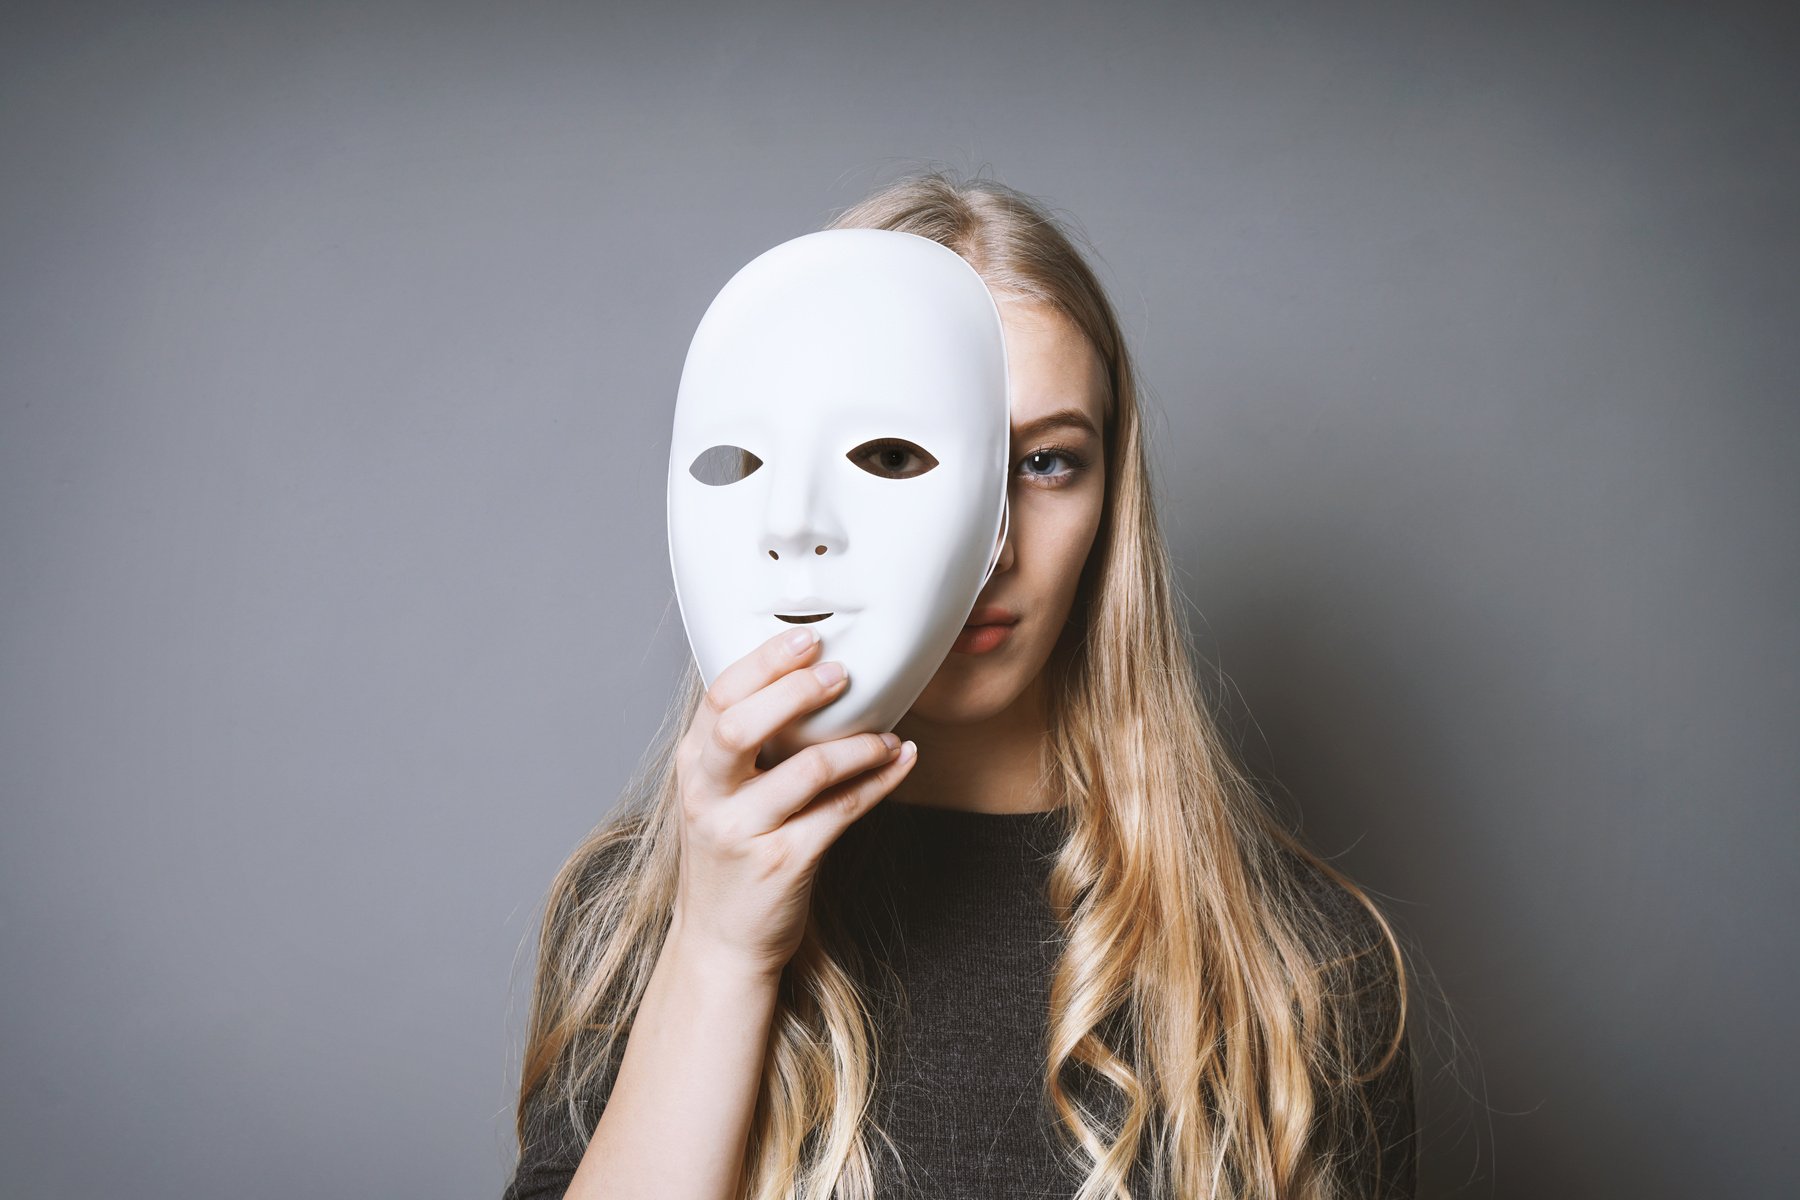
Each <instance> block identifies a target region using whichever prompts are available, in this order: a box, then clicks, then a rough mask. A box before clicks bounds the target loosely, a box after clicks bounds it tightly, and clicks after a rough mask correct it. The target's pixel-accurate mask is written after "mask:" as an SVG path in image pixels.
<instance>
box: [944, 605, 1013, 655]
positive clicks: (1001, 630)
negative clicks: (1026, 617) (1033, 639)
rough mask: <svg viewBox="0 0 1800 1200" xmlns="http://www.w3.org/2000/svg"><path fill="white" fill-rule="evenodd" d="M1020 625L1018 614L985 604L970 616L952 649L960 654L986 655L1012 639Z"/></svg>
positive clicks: (952, 644)
mask: <svg viewBox="0 0 1800 1200" xmlns="http://www.w3.org/2000/svg"><path fill="white" fill-rule="evenodd" d="M1018 623H1019V617H1018V614H1016V613H1014V612H1012V611H1010V610H1008V609H1005V608H1002V607H1000V606H999V605H998V604H984V605H982V606H981V607H980V608H978V609H976V610H975V611H974V612H972V613H970V614H969V620H968V623H967V624H965V625H964V626H963V631H962V632H961V633H959V634H957V635H956V640H955V641H954V642H952V643H951V644H950V649H951V650H953V651H955V652H957V653H958V654H986V653H987V652H988V651H990V650H992V649H994V647H996V646H998V645H1000V643H1002V642H1004V641H1005V640H1006V639H1007V638H1008V637H1010V636H1011V635H1012V630H1013V626H1014V625H1017V624H1018Z"/></svg>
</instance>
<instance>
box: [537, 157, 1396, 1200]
mask: <svg viewBox="0 0 1800 1200" xmlns="http://www.w3.org/2000/svg"><path fill="white" fill-rule="evenodd" d="M830 227H832V228H853V227H859V228H879V229H897V230H903V231H907V232H911V233H916V234H920V235H923V236H925V237H930V238H933V239H935V240H937V241H939V242H941V243H943V244H944V245H946V246H948V247H950V248H951V249H953V250H955V251H956V252H957V253H959V254H961V255H962V256H963V257H964V258H965V259H967V260H968V261H969V262H970V263H971V264H972V265H973V266H974V267H975V268H976V269H977V270H978V271H979V272H980V273H981V275H982V276H983V277H984V278H985V279H986V280H987V281H988V283H989V285H990V287H991V288H993V289H994V291H995V292H996V293H1007V294H1011V295H1016V296H1020V297H1025V298H1028V299H1030V300H1034V301H1037V302H1040V303H1043V304H1045V305H1048V306H1051V307H1052V308H1054V309H1055V310H1057V311H1059V312H1060V313H1062V314H1064V315H1065V316H1066V317H1068V318H1069V319H1070V320H1071V321H1073V322H1074V324H1075V325H1076V326H1077V327H1079V328H1080V329H1081V330H1082V331H1083V332H1084V333H1085V334H1086V335H1087V337H1088V338H1089V339H1090V341H1091V342H1092V343H1093V345H1094V347H1095V348H1096V349H1097V350H1098V351H1099V354H1100V357H1101V359H1102V360H1103V362H1104V363H1105V365H1106V368H1107V374H1108V379H1109V382H1110V385H1111V386H1110V395H1109V397H1108V403H1107V411H1106V420H1105V428H1104V431H1103V432H1104V443H1105V445H1104V451H1105V456H1106V457H1105V480H1106V498H1105V507H1104V513H1103V516H1102V519H1101V525H1100V529H1099V532H1098V534H1097V535H1096V539H1095V543H1094V546H1093V549H1092V551H1091V553H1090V556H1089V559H1088V562H1087V565H1086V567H1085V569H1084V570H1083V573H1082V579H1081V581H1080V585H1079V588H1078V590H1077V593H1076V600H1075V606H1074V610H1073V612H1072V614H1071V617H1070V626H1069V628H1070V633H1069V634H1068V635H1066V636H1065V637H1064V638H1063V639H1062V640H1061V642H1059V644H1058V645H1057V647H1056V649H1055V651H1054V652H1053V653H1052V656H1051V659H1050V661H1049V662H1048V663H1047V664H1046V667H1045V670H1046V671H1047V672H1048V673H1049V674H1048V675H1047V677H1046V680H1045V682H1046V683H1048V684H1050V685H1051V686H1049V687H1048V688H1047V689H1046V691H1047V694H1048V696H1049V698H1050V703H1049V708H1048V719H1049V730H1048V746H1049V768H1048V772H1047V774H1046V776H1045V778H1046V780H1047V781H1048V782H1049V784H1050V786H1051V787H1052V788H1054V789H1055V798H1056V799H1057V800H1059V801H1061V802H1062V807H1061V809H1060V812H1061V817H1060V819H1061V820H1062V821H1063V822H1064V831H1065V833H1066V840H1065V841H1064V844H1063V848H1062V850H1061V852H1060V857H1059V858H1058V860H1057V861H1056V862H1055V864H1054V866H1053V868H1052V870H1051V874H1050V877H1049V883H1048V899H1049V902H1050V904H1051V906H1052V908H1053V910H1054V911H1055V913H1056V914H1057V917H1058V919H1059V921H1060V922H1061V923H1062V926H1063V929H1064V931H1065V932H1066V935H1067V940H1066V945H1065V948H1064V949H1063V951H1062V954H1061V957H1060V959H1059V961H1058V964H1057V966H1056V969H1055V974H1054V977H1053V979H1052V983H1051V990H1050V1006H1049V1013H1048V1039H1047V1044H1048V1047H1049V1051H1048V1057H1047V1061H1046V1062H1045V1064H1044V1076H1043V1080H1044V1095H1045V1097H1046V1099H1047V1101H1048V1103H1049V1106H1050V1109H1051V1110H1052V1111H1053V1112H1054V1113H1055V1115H1056V1117H1057V1121H1058V1128H1059V1129H1060V1131H1061V1132H1062V1134H1063V1135H1065V1136H1064V1138H1063V1146H1064V1149H1065V1152H1066V1153H1067V1154H1068V1155H1070V1157H1071V1161H1072V1162H1073V1163H1075V1164H1076V1165H1077V1170H1078V1173H1080V1174H1082V1175H1083V1176H1084V1183H1083V1185H1082V1187H1081V1190H1080V1192H1079V1193H1078V1197H1079V1200H1098V1198H1100V1197H1132V1198H1141V1197H1145V1196H1154V1197H1163V1196H1180V1197H1197V1196H1215V1197H1252V1196H1254V1197H1264V1198H1267V1200H1276V1198H1278V1197H1279V1198H1281V1200H1287V1198H1290V1197H1291V1198H1296V1200H1299V1198H1305V1200H1314V1198H1317V1200H1326V1198H1328V1197H1342V1196H1352V1195H1364V1194H1380V1193H1379V1192H1378V1191H1375V1190H1368V1191H1365V1190H1364V1189H1371V1179H1370V1178H1369V1174H1368V1173H1369V1172H1370V1171H1371V1170H1373V1169H1375V1166H1374V1164H1377V1163H1378V1160H1379V1153H1378V1147H1377V1146H1376V1145H1375V1140H1376V1137H1377V1132H1378V1130H1377V1125H1376V1122H1375V1120H1374V1117H1373V1114H1372V1112H1371V1109H1370V1106H1369V1104H1368V1102H1367V1096H1366V1093H1365V1090H1364V1086H1363V1085H1365V1084H1367V1083H1369V1082H1370V1081H1371V1080H1373V1079H1374V1078H1375V1077H1377V1076H1378V1075H1380V1074H1381V1073H1382V1072H1383V1071H1385V1070H1389V1069H1393V1070H1396V1071H1399V1070H1408V1071H1409V1070H1410V1058H1409V1056H1408V1055H1407V1053H1406V1045H1405V1040H1404V1034H1405V1024H1406V966H1405V955H1404V954H1403V952H1402V949H1401V945H1400V942H1399V941H1398V940H1397V939H1396V937H1395V935H1394V932H1393V930H1392V928H1391V927H1390V926H1389V924H1388V922H1387V920H1386V919H1385V918H1384V917H1383V915H1382V913H1381V912H1380V910H1379V909H1378V908H1377V906H1376V905H1375V904H1374V902H1373V901H1372V900H1371V899H1370V898H1369V896H1368V895H1367V894H1366V893H1365V892H1364V891H1363V890H1362V889H1361V888H1359V887H1358V886H1357V885H1356V884H1355V883H1353V882H1352V881H1351V880H1349V879H1348V878H1346V877H1345V876H1344V875H1343V874H1341V873H1340V872H1339V871H1337V870H1336V869H1335V868H1333V867H1332V866H1330V865H1329V864H1328V863H1327V862H1325V861H1324V860H1323V859H1321V858H1319V857H1318V856H1317V855H1315V854H1313V853H1312V852H1311V851H1309V850H1307V849H1306V848H1305V847H1304V846H1303V845H1302V844H1301V843H1300V841H1299V840H1298V838H1297V837H1296V836H1295V835H1294V834H1292V833H1290V832H1288V831H1287V830H1286V829H1285V828H1284V827H1283V826H1282V824H1281V823H1280V822H1279V821H1278V820H1277V819H1276V818H1275V817H1274V815H1273V813H1272V810H1271V809H1270V807H1269V806H1268V805H1267V803H1266V801H1265V798H1264V797H1263V795H1262V794H1261V793H1260V792H1259V790H1258V789H1257V787H1256V786H1255V785H1254V784H1253V782H1252V781H1251V780H1250V779H1249V778H1248V777H1247V776H1246V775H1245V774H1243V773H1242V772H1241V771H1240V770H1239V768H1238V767H1237V766H1236V765H1235V764H1234V763H1233V761H1232V756H1231V754H1230V752H1229V750H1228V748H1227V746H1226V744H1225V742H1224V740H1223V737H1222V736H1221V734H1220V731H1219V729H1218V727H1217V725H1216V724H1215V722H1214V720H1213V719H1212V718H1211V717H1210V716H1209V714H1208V709H1207V704H1206V702H1205V700H1204V697H1203V694H1202V692H1201V688H1200V685H1199V680H1198V676H1197V672H1196V670H1195V666H1194V662H1193V661H1192V659H1191V658H1190V654H1191V651H1190V641H1189V637H1188V631H1187V626H1186V621H1185V615H1184V613H1183V610H1182V608H1181V606H1180V604H1179V603H1178V597H1177V594H1176V592H1175V588H1174V584H1173V582H1172V577H1171V569H1170V562H1169V556H1168V551H1167V548H1166V546H1165V544H1164V541H1163V537H1162V534H1161V531H1160V529H1159V527H1158V524H1157V519H1156V512H1155V508H1154V504H1153V494H1152V485H1151V478H1150V471H1149V465H1148V460H1147V455H1146V452H1145V442H1144V435H1143V432H1142V427H1141V424H1140V413H1139V406H1138V397H1137V384H1136V380H1135V378H1134V375H1133V371H1132V365H1131V356H1130V354H1129V353H1128V352H1127V349H1126V345H1125V341H1124V339H1123V337H1122V335H1121V332H1120V327H1119V323H1118V320H1117V317H1116V314H1115V313H1114V311H1113V308H1112V306H1111V304H1110V302H1109V301H1108V299H1107V297H1106V294H1105V292H1104V290H1103V289H1102V287H1101V285H1100V283H1099V280H1098V279H1097V277H1096V276H1095V274H1094V272H1093V271H1092V270H1091V268H1090V267H1089V265H1088V264H1087V262H1086V261H1084V259H1083V257H1082V255H1081V254H1080V253H1079V252H1078V251H1077V250H1076V248H1075V246H1074V245H1073V243H1072V242H1071V240H1070V237H1069V235H1068V234H1067V233H1065V232H1064V230H1063V229H1062V228H1061V227H1059V225H1058V224H1057V223H1056V222H1054V221H1053V220H1052V219H1051V218H1050V216H1049V215H1048V214H1047V213H1046V212H1045V211H1044V209H1043V208H1041V207H1040V206H1039V205H1038V204H1037V203H1035V202H1033V201H1032V200H1031V199H1029V198H1028V197H1026V196H1024V195H1021V194H1020V193H1018V192H1016V191H1014V190H1012V189H1010V188H1008V187H1006V186H1004V185H1002V184H1000V183H997V182H995V181H992V180H986V179H980V178H975V179H970V180H959V179H957V178H955V177H954V176H953V175H951V174H950V173H948V172H943V171H933V172H928V173H923V174H916V175H912V176H910V177H907V178H903V179H900V180H899V181H897V182H894V183H892V184H890V185H888V186H886V187H883V188H881V189H880V190H878V191H877V192H876V193H875V194H873V195H871V196H870V197H869V198H867V199H866V200H864V201H863V202H861V203H859V204H857V205H855V206H853V207H851V208H849V209H848V210H846V211H844V212H842V213H841V214H839V215H838V216H837V217H836V218H835V219H834V220H833V221H831V222H830ZM702 691H703V686H702V682H701V679H700V676H699V674H698V673H697V671H696V670H695V669H694V667H693V665H692V663H691V662H690V663H689V664H688V666H687V669H686V672H685V675H684V677H683V679H682V681H681V684H680V686H679V688H678V690H677V693H676V696H675V698H674V701H673V703H672V705H671V707H670V709H669V711H668V713H667V714H666V716H665V720H664V724H663V727H662V729H661V730H660V731H659V733H658V736H657V738H656V740H655V742H654V743H653V745H652V746H651V748H650V749H649V750H648V751H647V752H646V756H645V759H644V761H643V763H642V764H641V765H640V767H639V770H638V772H637V774H636V775H635V776H634V777H633V779H632V781H631V782H630V784H629V785H628V786H627V789H626V795H625V796H624V798H623V799H622V800H621V802H620V804H619V805H618V806H617V807H616V808H615V810H614V811H613V813H612V814H610V815H609V816H608V818H607V819H605V820H604V821H603V822H602V823H601V825H600V826H599V827H598V828H596V829H595V830H594V831H593V832H592V833H591V834H590V835H589V836H588V837H587V838H586V839H585V840H584V841H583V842H582V843H581V845H580V846H579V847H577V849H576V850H575V852H574V853H573V854H572V855H571V856H570V858H569V859H568V861H567V862H566V863H565V864H564V865H563V867H562V869H561V870H560V871H559V872H558V874H557V876H556V879H555V881H554V883H553V884H552V887H551V890H550V893H549V897H548V899H547V902H546V907H545V915H544V921H543V926H542V932H541V936H540V939H539V945H538V965H537V977H536V986H535V988H534V991H533V1001H532V1008H531V1014H530V1028H529V1033H528V1037H527V1044H526V1049H525V1055H524V1062H523V1068H522V1071H521V1079H520V1085H519V1104H518V1118H517V1128H518V1134H519V1138H520V1142H521V1146H522V1147H523V1145H524V1144H525V1142H526V1140H527V1138H528V1136H529V1131H530V1129H531V1123H530V1122H529V1121H528V1119H527V1110H528V1108H530V1107H531V1106H532V1105H534V1104H535V1105H537V1106H539V1108H540V1110H545V1109H553V1108H554V1107H560V1108H561V1109H563V1110H565V1111H566V1115H567V1117H568V1119H569V1120H570V1121H571V1122H572V1123H573V1124H574V1126H575V1128H576V1130H577V1131H578V1133H579V1135H580V1137H581V1139H582V1143H583V1144H585V1141H586V1139H587V1137H588V1136H589V1134H591V1132H592V1128H593V1125H594V1123H595V1122H596V1121H597V1119H598V1113H599V1108H598V1105H599V1102H600V1100H601V1098H602V1097H603V1096H604V1093H605V1092H606V1090H608V1089H609V1088H610V1082H611V1075H612V1074H613V1072H615V1071H616V1068H617V1060H618V1058H619V1056H620V1055H622V1053H623V1045H624V1039H625V1037H626V1035H627V1033H628V1032H629V1028H630V1024H631V1019H632V1015H633V1014H634V1013H635V1012H636V1009H637V1005H638V1003H639V1001H640V999H641V998H642V996H643V993H644V989H645V985H646V983H647V981H648V979H649V976H650V973H651V970H652V968H653V967H654V966H655V963H656V960H657V956H658V953H659V951H660V948H661V945H662V941H663V937H664V934H665V932H666V930H667V928H668V920H669V914H670V910H671V906H672V904H673V901H674V896H675V886H676V872H677V859H676V855H677V847H678V842H677V825H676V822H677V821H678V812H679V805H678V800H677V795H676V791H675V782H676V781H675V778H674V771H673V767H672V761H671V760H672V754H673V751H674V747H675V745H676V743H677V742H678V740H679V738H680V735H681V733H682V732H683V731H684V729H685V727H686V722H687V720H689V719H691V714H692V713H693V711H694V709H695V707H696V705H697V704H698V703H699V701H700V698H701V695H702ZM860 824H862V823H861V822H859V825H860ZM856 832H857V829H856V827H852V829H851V830H850V831H849V833H847V834H846V835H845V836H844V838H841V839H840V840H839V842H838V843H837V844H835V845H834V846H833V847H832V849H831V851H830V852H828V854H827V856H826V862H825V864H823V865H822V868H821V870H820V871H819V873H818V876H817V878H816V879H815V882H814V892H813V904H812V912H811V916H810V918H809V921H808V925H807V929H806V932H805V935H804V939H803V941H802V943H801V946H800V948H799V950H798V952H797V953H796V954H795V956H794V958H793V959H792V961H791V962H790V963H789V964H788V967H787V969H786V971H785V972H784V974H783V977H782V982H781V987H780V994H779V998H778V1001H777V1009H776V1015H775V1020H774V1028H773V1030H772V1034H771V1041H770V1051H769V1055H768V1058H767V1061H766V1064H765V1068H764V1073H763V1077H762V1081H761V1085H760V1090H759V1094H758V1098H757V1102H756V1108H755V1114H754V1117H753V1120H752V1128H751V1131H750V1135H749V1138H748V1142H747V1146H746V1154H745V1161H744V1172H743V1193H742V1194H743V1196H744V1197H747V1198H750V1200H776V1198H778V1197H797V1198H801V1200H825V1198H826V1197H838V1198H840V1200H867V1198H869V1197H872V1196H873V1195H874V1181H875V1175H876V1173H877V1165H876V1158H875V1155H874V1154H873V1153H872V1150H871V1143H872V1140H873V1137H874V1136H876V1135H880V1131H879V1130H878V1129H877V1128H876V1127H875V1122H874V1118H873V1105H872V1097H873V1088H874V1083H875V1073H876V1072H875V1063H876V1044H877V1042H876V1039H877V1036H878V1032H879V1030H878V1028H877V1022H876V1020H875V1017H874V1011H875V1010H874V1008H873V1007H872V1006H871V1003H870V999H869V990H868V979H869V972H870V971H871V970H873V969H875V967H874V964H872V963H871V962H870V961H869V959H868V955H867V953H866V950H865V949H864V948H863V947H861V946H859V945H858V944H857V941H856V938H855V936H854V933H855V930H854V928H853V922H851V921H850V920H849V919H848V918H847V917H846V915H845V914H846V913H847V912H850V911H853V910H852V909H851V908H850V907H849V906H847V905H845V904H843V903H842V902H841V899H840V897H841V896H842V895H843V893H844V892H847V890H848V885H850V884H853V883H854V882H855V881H854V879H845V878H843V875H844V874H847V873H844V872H838V871H833V870H832V869H830V866H831V863H832V860H833V858H834V856H837V855H839V853H840V851H843V852H844V853H849V852H851V849H850V848H847V846H846V844H847V843H848V842H849V841H850V840H851V838H850V835H851V834H854V833H856ZM1352 898H1353V899H1352ZM1358 907H1360V910H1361V913H1362V914H1366V916H1364V915H1359V914H1358V913H1357V912H1356V911H1355V910H1356V909H1357V908H1358ZM1358 964H1361V965H1360V966H1359V965H1358ZM880 1136H883V1137H885V1135H880ZM1375 1186H1379V1184H1378V1181H1377V1182H1376V1184H1375Z"/></svg>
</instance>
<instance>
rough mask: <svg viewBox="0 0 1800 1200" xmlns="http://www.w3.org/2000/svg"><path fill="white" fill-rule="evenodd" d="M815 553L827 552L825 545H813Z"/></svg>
mask: <svg viewBox="0 0 1800 1200" xmlns="http://www.w3.org/2000/svg"><path fill="white" fill-rule="evenodd" d="M813 553H814V554H823V553H825V547H823V546H814V547H813Z"/></svg>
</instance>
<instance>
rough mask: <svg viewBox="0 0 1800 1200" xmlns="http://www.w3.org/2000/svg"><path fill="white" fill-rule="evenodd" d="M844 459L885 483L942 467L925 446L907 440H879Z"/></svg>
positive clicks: (860, 447) (854, 451) (861, 447)
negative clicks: (880, 478) (877, 476)
mask: <svg viewBox="0 0 1800 1200" xmlns="http://www.w3.org/2000/svg"><path fill="white" fill-rule="evenodd" d="M844 457H846V458H848V459H849V460H850V461H851V462H853V463H855V464H856V465H857V466H859V467H861V468H862V469H863V470H865V471H867V472H868V473H869V474H871V475H879V476H881V477H882V478H883V479H911V478H913V477H914V476H916V475H923V474H924V473H925V472H927V471H929V470H931V468H933V467H935V466H937V465H938V460H937V459H935V458H933V457H931V455H930V454H929V453H928V452H927V451H926V450H925V448H924V447H923V446H920V445H918V444H916V443H914V442H909V441H907V440H906V439H905V438H877V439H875V440H874V441H872V442H864V443H863V444H862V445H860V446H858V447H857V448H856V449H854V450H852V451H851V452H850V453H849V454H847V455H845V456H844Z"/></svg>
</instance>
